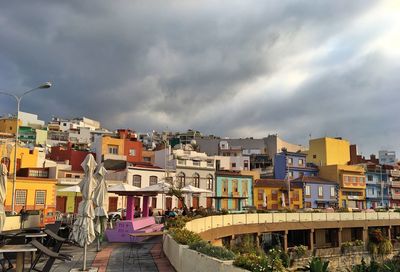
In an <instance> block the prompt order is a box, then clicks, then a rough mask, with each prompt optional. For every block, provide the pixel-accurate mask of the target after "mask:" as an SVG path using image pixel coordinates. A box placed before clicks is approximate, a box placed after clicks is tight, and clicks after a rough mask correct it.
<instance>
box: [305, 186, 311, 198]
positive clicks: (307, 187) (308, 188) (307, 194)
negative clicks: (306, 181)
mask: <svg viewBox="0 0 400 272" xmlns="http://www.w3.org/2000/svg"><path fill="white" fill-rule="evenodd" d="M306 196H311V186H310V185H306Z"/></svg>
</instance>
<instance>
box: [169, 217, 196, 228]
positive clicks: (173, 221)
mask: <svg viewBox="0 0 400 272" xmlns="http://www.w3.org/2000/svg"><path fill="white" fill-rule="evenodd" d="M192 219H193V218H189V217H187V216H177V217H172V218H168V219H167V220H166V221H165V224H164V227H165V229H183V228H184V227H185V226H186V223H187V222H189V221H190V220H192Z"/></svg>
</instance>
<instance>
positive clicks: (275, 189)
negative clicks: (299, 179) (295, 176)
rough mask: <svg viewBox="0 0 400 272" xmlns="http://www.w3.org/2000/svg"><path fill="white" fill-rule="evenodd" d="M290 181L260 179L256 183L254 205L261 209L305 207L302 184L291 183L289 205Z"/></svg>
mask: <svg viewBox="0 0 400 272" xmlns="http://www.w3.org/2000/svg"><path fill="white" fill-rule="evenodd" d="M288 191H289V186H288V182H287V181H285V180H282V179H258V180H256V182H255V184H254V189H253V194H254V205H255V206H256V207H257V209H260V210H278V209H283V208H291V209H301V208H303V192H302V186H301V185H300V184H298V183H293V184H292V183H291V184H290V205H289V195H288Z"/></svg>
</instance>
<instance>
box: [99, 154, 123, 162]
mask: <svg viewBox="0 0 400 272" xmlns="http://www.w3.org/2000/svg"><path fill="white" fill-rule="evenodd" d="M105 160H114V161H126V156H125V155H118V154H104V155H103V161H105Z"/></svg>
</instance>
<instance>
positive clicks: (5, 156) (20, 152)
mask: <svg viewBox="0 0 400 272" xmlns="http://www.w3.org/2000/svg"><path fill="white" fill-rule="evenodd" d="M42 153H43V150H42V149H40V148H33V149H29V148H26V147H18V148H17V171H18V169H20V168H28V167H38V166H39V164H40V160H39V159H40V158H41V155H42ZM0 159H1V161H2V162H3V163H4V164H5V165H7V168H8V172H9V174H10V175H12V174H13V173H14V143H13V141H11V142H10V143H8V144H7V143H0Z"/></svg>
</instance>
